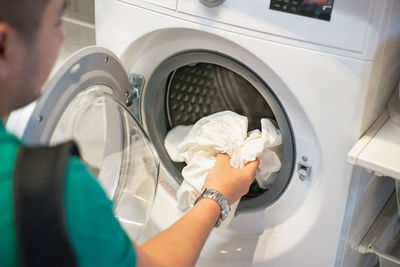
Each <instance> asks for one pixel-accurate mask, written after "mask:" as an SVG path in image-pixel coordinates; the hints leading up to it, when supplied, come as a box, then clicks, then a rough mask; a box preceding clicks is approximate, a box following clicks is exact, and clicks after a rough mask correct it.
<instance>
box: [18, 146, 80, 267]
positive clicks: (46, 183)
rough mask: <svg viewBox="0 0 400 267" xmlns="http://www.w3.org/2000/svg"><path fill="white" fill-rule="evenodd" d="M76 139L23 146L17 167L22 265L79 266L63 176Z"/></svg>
mask: <svg viewBox="0 0 400 267" xmlns="http://www.w3.org/2000/svg"><path fill="white" fill-rule="evenodd" d="M77 151H78V150H77V148H76V146H75V144H74V143H73V142H68V143H64V144H61V145H57V146H54V147H26V146H22V147H21V148H20V150H19V152H18V155H17V158H16V163H15V169H14V178H13V180H14V188H13V189H14V216H15V226H16V237H17V239H16V240H17V257H18V265H19V266H24V267H25V266H41V267H46V266H77V260H76V258H75V255H74V253H73V250H72V247H71V245H70V243H69V240H68V236H67V231H66V225H65V214H64V176H65V169H66V165H67V159H68V156H69V155H70V154H71V152H77Z"/></svg>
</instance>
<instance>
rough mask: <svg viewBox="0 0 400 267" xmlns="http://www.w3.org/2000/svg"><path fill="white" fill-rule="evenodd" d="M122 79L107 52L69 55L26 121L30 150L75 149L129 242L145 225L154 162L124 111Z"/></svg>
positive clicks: (152, 191)
mask: <svg viewBox="0 0 400 267" xmlns="http://www.w3.org/2000/svg"><path fill="white" fill-rule="evenodd" d="M128 88H129V81H128V77H127V75H126V73H125V70H124V69H123V68H122V66H121V64H120V62H119V61H118V59H117V58H116V57H115V56H113V55H112V53H111V52H110V51H107V50H105V49H101V48H96V47H95V48H93V47H92V48H89V49H84V50H81V51H79V52H78V53H77V54H75V55H73V56H72V57H71V58H70V59H69V60H68V61H67V62H66V63H65V64H64V65H63V66H62V67H61V69H60V70H59V71H58V72H57V73H56V74H55V75H54V76H53V77H52V79H51V80H50V81H49V82H48V84H47V85H46V87H45V89H44V93H43V96H42V97H41V98H40V99H39V101H38V103H37V105H36V107H35V110H34V111H33V115H32V117H31V118H30V120H29V122H28V125H27V127H26V130H25V132H24V135H23V140H24V141H25V142H27V143H30V144H46V145H48V144H50V145H52V144H56V143H59V142H64V141H66V140H71V139H73V140H75V141H76V142H77V143H78V146H79V149H80V153H81V156H82V159H83V161H84V162H85V163H86V165H87V167H88V168H89V169H90V170H91V172H92V173H93V174H94V176H95V177H97V179H98V180H99V182H100V184H101V185H102V186H103V188H104V190H105V192H106V194H107V196H108V197H109V198H110V199H111V200H112V201H113V209H114V214H115V215H116V217H118V219H119V220H120V223H121V225H122V226H123V227H124V228H125V229H126V230H127V232H128V233H129V235H130V236H131V237H132V238H137V237H138V236H139V234H140V233H141V232H142V230H143V228H144V227H145V224H146V223H147V221H148V219H149V216H150V212H151V207H152V203H153V199H154V195H155V191H156V186H157V180H158V172H159V160H158V157H157V155H156V153H155V150H154V148H153V146H152V144H151V142H150V141H149V139H148V138H147V136H146V134H145V132H144V130H143V129H142V128H141V126H140V124H139V123H138V121H137V120H136V119H135V118H134V116H133V114H132V112H133V110H130V109H129V108H128V107H127V105H126V100H127V98H129V96H130V92H129V91H126V90H128Z"/></svg>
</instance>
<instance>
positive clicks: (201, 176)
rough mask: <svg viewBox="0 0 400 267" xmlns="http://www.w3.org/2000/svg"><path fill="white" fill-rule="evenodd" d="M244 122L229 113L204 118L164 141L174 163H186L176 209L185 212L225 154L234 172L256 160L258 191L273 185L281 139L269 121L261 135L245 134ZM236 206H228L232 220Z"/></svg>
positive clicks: (175, 131) (175, 129)
mask: <svg viewBox="0 0 400 267" xmlns="http://www.w3.org/2000/svg"><path fill="white" fill-rule="evenodd" d="M247 126H248V122H247V118H246V117H244V116H241V115H238V114H236V113H234V112H232V111H223V112H219V113H215V114H213V115H210V116H207V117H204V118H202V119H201V120H199V121H198V122H197V123H195V124H194V125H190V126H177V127H175V128H174V129H172V130H171V131H170V132H169V133H168V135H167V137H166V138H165V141H164V144H165V148H166V150H167V152H168V154H169V156H170V157H171V159H172V160H173V161H176V162H183V161H184V162H186V164H187V166H186V167H185V168H183V170H182V176H183V178H184V181H183V182H182V185H181V187H180V188H179V190H178V192H177V200H178V207H179V209H180V210H182V211H183V212H185V211H187V210H188V209H189V208H190V207H191V205H193V202H194V201H195V200H196V198H197V197H198V196H199V194H200V191H201V188H202V186H203V184H204V181H205V178H206V176H207V173H208V171H209V170H210V169H211V168H212V167H213V166H214V164H215V160H216V156H217V154H218V153H227V154H228V155H229V156H230V157H231V160H230V163H231V165H232V166H233V167H235V168H240V167H244V165H245V164H246V163H247V162H249V161H253V160H255V159H256V158H258V159H259V162H260V163H259V167H258V169H257V172H256V180H257V182H258V184H259V185H260V187H261V188H264V189H266V188H268V187H270V186H271V184H273V182H274V180H275V179H276V177H277V176H276V175H272V174H273V173H275V172H277V171H279V170H280V168H281V162H280V159H279V157H278V155H277V152H278V151H279V148H280V145H281V144H282V136H281V134H280V131H279V130H278V129H276V128H275V126H274V125H273V124H272V123H271V121H270V120H269V119H262V120H261V131H260V130H253V131H251V132H249V133H247ZM237 205H238V202H236V203H234V204H232V205H231V209H232V210H231V212H230V216H229V217H228V218H227V219H226V220H225V221H224V223H223V225H222V227H223V226H224V225H225V226H226V225H227V224H228V223H229V222H230V220H231V219H232V217H233V215H234V213H235V210H236V208H237Z"/></svg>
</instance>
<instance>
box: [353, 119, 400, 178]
mask: <svg viewBox="0 0 400 267" xmlns="http://www.w3.org/2000/svg"><path fill="white" fill-rule="evenodd" d="M348 162H349V163H351V164H353V165H356V166H359V167H362V168H365V169H368V170H371V171H373V172H374V173H375V175H377V176H389V177H391V178H394V179H397V180H400V126H399V125H396V124H395V123H394V122H393V121H392V120H391V119H390V116H389V113H388V112H387V111H385V112H384V113H383V114H382V115H381V116H380V117H379V118H378V119H377V120H376V122H375V123H374V124H373V125H372V126H371V128H370V129H369V130H368V131H367V133H366V134H365V135H364V136H363V137H362V138H361V139H360V140H359V141H358V142H357V143H356V145H355V146H354V147H353V148H352V149H351V151H350V152H349V153H348Z"/></svg>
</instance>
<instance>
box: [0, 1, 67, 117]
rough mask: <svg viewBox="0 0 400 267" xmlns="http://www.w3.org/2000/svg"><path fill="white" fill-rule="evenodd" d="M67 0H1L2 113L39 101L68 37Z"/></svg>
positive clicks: (0, 70)
mask: <svg viewBox="0 0 400 267" xmlns="http://www.w3.org/2000/svg"><path fill="white" fill-rule="evenodd" d="M64 8H65V0H13V1H10V0H0V116H4V115H7V114H8V113H9V112H11V111H12V110H13V109H16V108H19V107H22V106H24V105H26V104H28V103H29V102H31V101H33V100H35V99H36V98H37V97H38V96H39V93H40V89H41V88H42V86H43V84H44V83H45V81H46V79H47V77H48V75H49V73H50V71H51V69H52V67H53V64H54V62H55V60H56V58H57V54H58V50H59V48H60V46H61V44H62V42H63V40H64V30H63V27H62V21H61V15H62V12H63V10H64Z"/></svg>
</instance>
